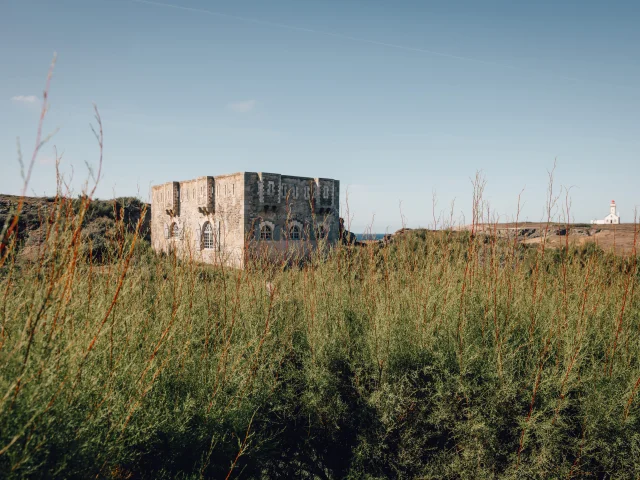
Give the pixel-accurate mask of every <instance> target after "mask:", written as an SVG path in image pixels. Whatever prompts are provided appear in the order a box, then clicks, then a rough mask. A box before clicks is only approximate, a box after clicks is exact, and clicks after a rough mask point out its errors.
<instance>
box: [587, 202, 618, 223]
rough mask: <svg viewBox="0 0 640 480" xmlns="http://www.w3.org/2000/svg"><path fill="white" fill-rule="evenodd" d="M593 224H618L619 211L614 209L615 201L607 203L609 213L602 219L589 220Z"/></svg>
mask: <svg viewBox="0 0 640 480" xmlns="http://www.w3.org/2000/svg"><path fill="white" fill-rule="evenodd" d="M591 223H592V224H594V225H618V224H619V223H620V213H619V212H618V211H616V201H615V200H611V203H610V204H609V215H607V216H606V217H604V220H591Z"/></svg>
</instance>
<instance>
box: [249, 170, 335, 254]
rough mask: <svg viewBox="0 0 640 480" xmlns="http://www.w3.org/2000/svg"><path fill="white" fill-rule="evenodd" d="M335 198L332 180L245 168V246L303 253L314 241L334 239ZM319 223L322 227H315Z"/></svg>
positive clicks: (263, 251)
mask: <svg viewBox="0 0 640 480" xmlns="http://www.w3.org/2000/svg"><path fill="white" fill-rule="evenodd" d="M339 199H340V182H339V181H337V180H332V179H326V178H308V177H295V176H290V175H280V174H275V173H266V172H262V173H255V172H246V173H245V232H246V235H247V244H248V250H249V251H250V253H251V254H256V255H264V254H269V255H280V254H282V252H284V251H292V250H293V251H294V252H295V253H298V254H299V255H305V254H307V253H308V252H309V251H310V250H311V249H313V248H316V247H317V246H318V243H321V244H324V245H330V244H334V243H336V242H337V241H338V237H339V231H338V229H339V218H338V217H339V208H340V201H339ZM320 228H323V229H324V233H321V232H319V229H320ZM294 229H297V234H296V232H295V231H294ZM269 236H270V237H271V238H269ZM319 237H320V238H319Z"/></svg>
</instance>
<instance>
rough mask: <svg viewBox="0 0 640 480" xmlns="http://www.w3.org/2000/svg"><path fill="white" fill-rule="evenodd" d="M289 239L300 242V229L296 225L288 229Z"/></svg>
mask: <svg viewBox="0 0 640 480" xmlns="http://www.w3.org/2000/svg"><path fill="white" fill-rule="evenodd" d="M289 239H290V240H300V227H299V226H298V225H293V226H291V228H290V229H289Z"/></svg>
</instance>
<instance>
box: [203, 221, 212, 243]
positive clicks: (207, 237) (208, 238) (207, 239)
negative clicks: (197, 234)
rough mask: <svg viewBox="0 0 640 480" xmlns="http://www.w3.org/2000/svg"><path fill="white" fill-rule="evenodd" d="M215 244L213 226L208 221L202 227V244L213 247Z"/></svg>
mask: <svg viewBox="0 0 640 480" xmlns="http://www.w3.org/2000/svg"><path fill="white" fill-rule="evenodd" d="M213 245H214V243H213V227H212V226H211V223H209V222H207V223H205V224H204V228H203V229H202V246H203V247H204V248H213Z"/></svg>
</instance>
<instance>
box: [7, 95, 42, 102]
mask: <svg viewBox="0 0 640 480" xmlns="http://www.w3.org/2000/svg"><path fill="white" fill-rule="evenodd" d="M11 100H12V101H13V102H18V103H36V102H37V101H38V97H36V96H35V95H15V96H13V97H11Z"/></svg>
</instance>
